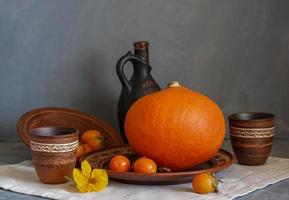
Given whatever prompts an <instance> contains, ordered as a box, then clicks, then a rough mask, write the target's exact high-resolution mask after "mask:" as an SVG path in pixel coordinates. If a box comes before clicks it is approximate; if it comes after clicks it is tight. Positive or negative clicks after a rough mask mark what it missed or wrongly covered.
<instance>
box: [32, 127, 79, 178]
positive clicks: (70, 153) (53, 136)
mask: <svg viewBox="0 0 289 200" xmlns="http://www.w3.org/2000/svg"><path fill="white" fill-rule="evenodd" d="M78 133H79V131H78V130H77V129H75V128H69V127H42V128H36V129H32V130H31V131H30V134H29V138H30V142H31V144H30V148H31V151H32V162H33V164H34V168H35V170H36V173H37V175H38V177H39V179H40V180H41V181H42V182H43V183H48V184H59V183H65V182H67V181H68V179H67V177H69V176H71V174H72V170H73V169H74V166H75V163H76V160H77V159H76V151H77V147H78Z"/></svg>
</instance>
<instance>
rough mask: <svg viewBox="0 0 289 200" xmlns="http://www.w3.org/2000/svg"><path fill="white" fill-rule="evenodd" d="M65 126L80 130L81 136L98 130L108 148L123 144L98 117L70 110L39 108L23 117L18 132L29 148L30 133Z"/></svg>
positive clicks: (116, 134) (18, 124)
mask: <svg viewBox="0 0 289 200" xmlns="http://www.w3.org/2000/svg"><path fill="white" fill-rule="evenodd" d="M47 126H65V127H73V128H76V129H77V130H79V136H81V134H82V133H83V132H85V131H87V130H98V131H99V132H100V133H101V135H102V136H104V137H105V139H106V147H107V148H109V147H113V146H115V145H119V144H123V142H122V140H121V139H120V137H119V134H118V133H117V132H116V131H115V130H114V129H113V128H111V127H110V126H109V125H108V124H107V123H106V122H104V121H103V120H101V119H100V118H98V117H95V116H92V115H89V114H87V113H83V112H80V111H77V110H73V109H68V108H54V107H48V108H37V109H34V110H31V111H29V112H27V113H25V114H23V115H22V116H21V118H20V119H19V120H18V122H17V132H18V134H19V136H20V138H21V140H22V141H23V142H24V143H25V144H26V145H27V146H28V147H29V146H30V139H29V131H30V130H31V129H34V128H38V127H47Z"/></svg>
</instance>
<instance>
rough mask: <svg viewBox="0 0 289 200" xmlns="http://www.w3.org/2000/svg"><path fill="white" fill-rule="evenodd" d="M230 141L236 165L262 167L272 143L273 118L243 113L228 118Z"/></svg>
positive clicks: (255, 113) (267, 114) (268, 115)
mask: <svg viewBox="0 0 289 200" xmlns="http://www.w3.org/2000/svg"><path fill="white" fill-rule="evenodd" d="M228 118H229V125H230V139H231V144H232V147H233V151H234V153H235V155H236V158H237V160H238V163H239V164H241V165H263V164H265V162H266V161H267V159H268V157H269V154H270V151H271V148H272V143H273V136H274V128H275V127H274V126H275V117H274V115H273V114H270V113H261V112H243V113H236V114H232V115H230V116H229V117H228Z"/></svg>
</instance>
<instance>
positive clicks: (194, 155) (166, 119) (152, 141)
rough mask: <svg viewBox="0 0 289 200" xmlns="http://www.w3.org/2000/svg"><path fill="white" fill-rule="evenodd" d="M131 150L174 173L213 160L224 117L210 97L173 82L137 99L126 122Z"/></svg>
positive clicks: (219, 144)
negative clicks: (164, 87) (160, 89)
mask: <svg viewBox="0 0 289 200" xmlns="http://www.w3.org/2000/svg"><path fill="white" fill-rule="evenodd" d="M124 126H125V134H126V137H127V139H128V142H129V144H130V145H131V147H132V149H133V150H134V151H135V152H136V153H137V154H139V155H141V156H146V157H148V158H150V159H152V160H154V161H155V162H156V163H157V164H158V165H159V166H161V167H166V168H169V169H171V170H172V171H181V170H186V169H189V168H192V167H193V166H195V165H198V164H200V163H203V162H205V161H207V160H209V159H210V158H212V157H213V156H214V155H215V154H216V153H217V152H218V150H219V148H220V147H221V145H222V143H223V140H224V136H225V130H226V124H225V119H224V115H223V113H222V111H221V109H220V108H219V107H218V105H217V104H216V103H214V102H213V101H212V100H211V99H209V98H208V97H206V96H204V95H202V94H200V93H198V92H194V91H191V90H189V89H187V88H185V87H182V86H181V85H180V84H179V83H177V82H174V83H173V84H171V85H169V87H168V88H166V89H164V90H162V91H159V92H155V93H152V94H149V95H146V96H144V97H142V98H140V99H138V100H137V101H136V102H135V103H134V104H133V105H132V106H131V107H130V109H129V110H128V113H127V115H126V118H125V124H124Z"/></svg>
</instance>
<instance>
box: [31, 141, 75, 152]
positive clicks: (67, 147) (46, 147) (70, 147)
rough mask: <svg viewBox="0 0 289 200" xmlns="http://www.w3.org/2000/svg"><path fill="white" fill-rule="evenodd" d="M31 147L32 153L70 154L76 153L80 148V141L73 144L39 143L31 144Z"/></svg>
mask: <svg viewBox="0 0 289 200" xmlns="http://www.w3.org/2000/svg"><path fill="white" fill-rule="evenodd" d="M30 143H31V144H30V147H31V150H32V151H38V152H49V153H62V152H69V151H74V150H76V149H77V147H78V140H77V141H75V142H71V143H66V144H46V143H39V142H33V141H31V142H30Z"/></svg>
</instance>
